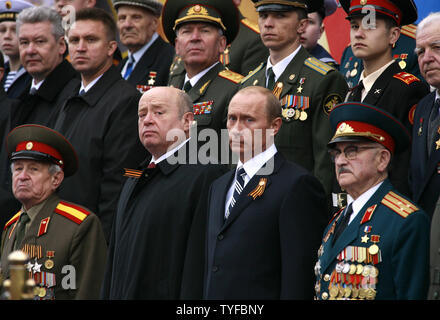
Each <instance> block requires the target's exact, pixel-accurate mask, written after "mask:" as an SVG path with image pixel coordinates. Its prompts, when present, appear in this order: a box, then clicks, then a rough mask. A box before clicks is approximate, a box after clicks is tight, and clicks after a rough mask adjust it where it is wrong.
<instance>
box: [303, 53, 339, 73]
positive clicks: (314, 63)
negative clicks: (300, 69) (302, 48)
mask: <svg viewBox="0 0 440 320" xmlns="http://www.w3.org/2000/svg"><path fill="white" fill-rule="evenodd" d="M304 64H305V65H306V66H307V67H309V68H310V69H313V70H315V71H317V72H318V73H320V74H322V75H326V74H327V73H329V72H330V71H332V70H335V69H334V68H332V67H330V66H329V65H328V64H326V63H324V62H322V61H321V60H318V59H316V58H314V57H310V58H308V59H306V60H305V61H304Z"/></svg>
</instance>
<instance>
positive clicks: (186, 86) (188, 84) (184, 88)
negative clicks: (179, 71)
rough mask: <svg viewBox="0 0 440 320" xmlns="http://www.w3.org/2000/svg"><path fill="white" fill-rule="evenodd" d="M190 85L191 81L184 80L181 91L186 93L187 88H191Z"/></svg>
mask: <svg viewBox="0 0 440 320" xmlns="http://www.w3.org/2000/svg"><path fill="white" fill-rule="evenodd" d="M191 88H192V85H191V82H190V81H189V80H188V81H187V82H185V84H184V85H183V91H185V92H186V93H188V92H189V90H191Z"/></svg>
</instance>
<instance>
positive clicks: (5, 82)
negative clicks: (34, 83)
mask: <svg viewBox="0 0 440 320" xmlns="http://www.w3.org/2000/svg"><path fill="white" fill-rule="evenodd" d="M29 7H33V5H32V4H31V3H29V2H27V1H21V0H0V50H1V52H2V53H3V54H4V55H5V56H7V57H8V61H7V62H6V63H5V73H4V76H3V79H2V80H1V84H2V86H3V87H4V89H5V91H6V93H7V95H8V97H9V98H18V97H19V96H20V95H21V94H22V93H23V91H24V90H25V89H26V88H27V87H28V85H30V83H31V80H32V78H31V76H30V75H29V74H28V73H27V72H26V70H25V69H24V68H23V66H22V65H21V61H20V53H19V51H18V37H17V32H16V30H15V27H16V22H15V20H16V19H17V16H18V14H19V13H20V11H21V10H23V9H26V8H29Z"/></svg>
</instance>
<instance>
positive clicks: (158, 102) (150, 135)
mask: <svg viewBox="0 0 440 320" xmlns="http://www.w3.org/2000/svg"><path fill="white" fill-rule="evenodd" d="M176 90H178V89H175V88H167V87H157V88H153V89H150V90H148V91H147V92H146V93H144V95H143V96H142V97H141V99H140V101H139V108H138V117H139V120H138V128H139V139H140V141H141V143H142V144H143V145H144V147H145V148H146V149H147V150H148V151H149V152H150V153H151V154H152V155H153V156H154V157H155V158H156V159H157V158H159V157H160V156H161V155H163V154H165V153H166V152H167V150H168V147H170V146H171V145H172V144H173V143H174V142H175V141H177V140H178V139H177V138H176V135H179V140H181V139H180V138H182V139H183V138H185V139H186V137H183V136H182V135H184V134H185V132H187V131H188V130H189V126H190V124H191V121H192V119H193V117H191V116H192V113H190V112H187V113H184V114H183V116H182V114H181V112H180V107H179V100H178V97H177V94H176Z"/></svg>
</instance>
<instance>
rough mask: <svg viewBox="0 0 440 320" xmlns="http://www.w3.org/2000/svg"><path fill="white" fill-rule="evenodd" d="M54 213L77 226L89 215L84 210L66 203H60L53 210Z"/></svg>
mask: <svg viewBox="0 0 440 320" xmlns="http://www.w3.org/2000/svg"><path fill="white" fill-rule="evenodd" d="M55 212H56V213H58V214H60V215H62V216H64V217H66V218H67V219H69V220H71V221H73V222H75V223H77V224H81V222H83V221H84V219H85V218H87V216H88V215H89V214H90V212H89V211H87V210H86V209H84V208H82V207H80V206H77V205H74V204H72V203H70V202H66V201H60V203H58V205H57V207H56V208H55Z"/></svg>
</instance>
